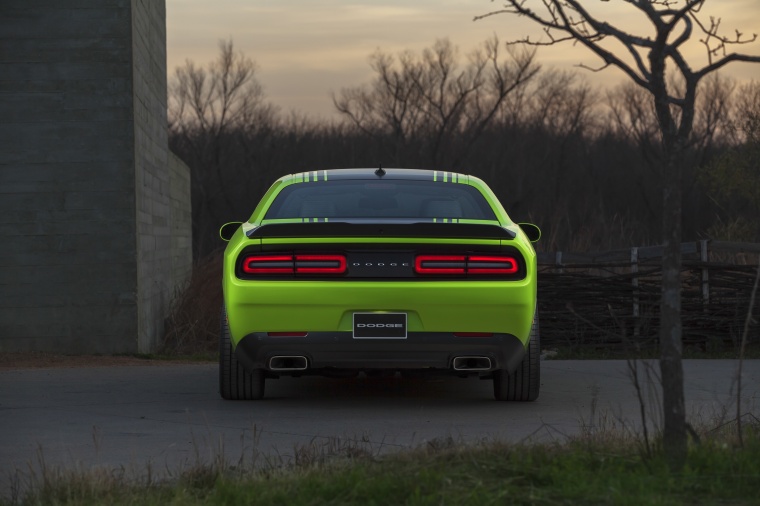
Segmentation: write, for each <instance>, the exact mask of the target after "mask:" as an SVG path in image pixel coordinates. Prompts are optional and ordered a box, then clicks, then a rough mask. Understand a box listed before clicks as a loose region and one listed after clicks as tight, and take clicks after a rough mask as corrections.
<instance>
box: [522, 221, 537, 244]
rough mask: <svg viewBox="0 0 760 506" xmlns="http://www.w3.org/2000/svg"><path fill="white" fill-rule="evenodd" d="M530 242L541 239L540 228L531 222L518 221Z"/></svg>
mask: <svg viewBox="0 0 760 506" xmlns="http://www.w3.org/2000/svg"><path fill="white" fill-rule="evenodd" d="M518 225H519V226H520V228H521V229H522V231H523V232H525V235H526V236H528V240H529V241H530V242H538V240H539V239H541V229H540V228H538V226H536V225H534V224H533V223H518Z"/></svg>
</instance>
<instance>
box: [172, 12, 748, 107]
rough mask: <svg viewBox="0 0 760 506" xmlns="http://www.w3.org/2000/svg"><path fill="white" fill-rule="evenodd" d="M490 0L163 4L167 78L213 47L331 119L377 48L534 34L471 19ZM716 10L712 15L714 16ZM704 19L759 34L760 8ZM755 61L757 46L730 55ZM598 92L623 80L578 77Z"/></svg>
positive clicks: (571, 62)
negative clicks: (337, 98) (229, 46)
mask: <svg viewBox="0 0 760 506" xmlns="http://www.w3.org/2000/svg"><path fill="white" fill-rule="evenodd" d="M585 4H586V5H587V6H588V7H589V8H592V9H594V12H595V13H597V15H598V17H600V18H602V19H605V20H607V21H609V22H611V23H613V24H616V25H618V26H620V27H622V28H626V29H628V30H630V31H636V32H637V33H638V34H640V35H644V36H647V35H650V34H651V30H647V28H648V27H647V25H646V23H645V22H642V20H641V18H638V17H637V16H636V11H635V10H634V9H633V8H631V7H630V6H629V5H628V4H626V3H625V2H624V1H623V0H610V1H608V2H602V1H601V0H587V1H586V2H585ZM502 5H503V4H502V3H501V2H500V1H498V0H497V1H495V2H491V1H489V0H413V1H411V0H350V1H341V0H220V1H218V2H209V1H208V0H166V8H167V46H168V47H167V60H168V61H167V64H168V69H169V76H170V78H171V76H172V75H173V73H174V69H175V68H176V67H177V66H178V65H181V64H183V63H184V61H185V60H187V59H190V60H193V61H194V62H196V63H198V64H204V65H205V64H206V63H208V62H209V61H211V60H212V59H214V58H215V57H216V55H217V53H218V42H219V40H221V39H224V40H227V39H232V40H233V42H234V44H235V48H236V49H237V50H240V51H242V52H243V53H245V55H246V56H248V57H250V58H251V59H253V60H255V61H256V62H257V64H258V67H259V71H258V72H259V73H258V76H259V80H260V81H261V83H262V84H263V85H264V87H265V91H266V94H267V96H268V98H269V99H270V100H271V101H272V102H273V103H275V104H276V105H278V106H279V107H280V108H281V110H282V111H283V112H288V111H290V110H296V111H299V112H301V113H306V114H308V115H311V116H313V117H324V118H327V117H330V116H332V115H334V108H333V105H332V102H331V99H330V92H331V91H335V92H338V91H340V89H341V88H343V87H349V86H356V85H360V84H362V83H367V82H369V80H370V79H371V78H372V71H371V69H370V68H369V65H368V57H369V55H370V54H372V53H373V52H374V51H375V50H377V49H381V50H383V51H385V52H390V53H396V52H398V51H402V50H405V49H409V50H412V51H414V52H419V51H421V50H422V49H423V48H425V47H429V46H431V45H432V44H433V43H434V42H435V40H436V39H438V38H443V37H448V38H449V39H450V40H451V41H452V42H453V43H454V44H455V45H456V46H458V48H459V52H460V54H461V55H462V61H463V62H464V56H466V54H467V53H469V52H470V51H472V50H473V49H474V48H476V47H477V46H478V45H479V44H481V43H482V42H483V41H484V40H486V39H487V38H489V37H491V36H493V35H497V36H498V37H499V39H500V40H502V41H507V40H509V39H514V38H519V37H522V36H525V35H530V36H531V38H532V39H536V38H538V37H540V36H541V35H542V34H541V32H540V30H539V29H537V28H536V26H535V25H534V24H532V23H531V22H529V21H528V20H526V19H523V18H518V17H516V16H513V15H505V14H502V15H498V16H493V17H489V18H486V19H483V20H480V21H473V18H474V17H475V16H478V15H482V14H485V13H487V12H489V11H492V10H496V9H498V8H500V7H501V6H502ZM716 9H717V10H716ZM703 14H704V15H703V18H704V19H705V20H706V21H708V22H709V17H710V16H715V17H720V18H722V24H721V26H723V27H724V30H723V33H724V34H726V35H732V34H733V33H734V30H735V29H738V30H740V31H742V32H745V33H747V34H752V33H758V32H760V0H707V6H706V7H705V10H704V13H703ZM738 50H740V51H742V52H745V53H749V54H754V55H760V41H759V42H755V43H753V44H748V45H745V46H740V47H738ZM690 57H691V62H692V66H693V67H698V66H701V65H703V64H704V63H705V59H704V49H703V46H701V45H700V44H699V42H696V41H695V42H694V43H693V44H692V46H691V47H690ZM538 61H539V62H540V63H541V64H542V65H543V66H544V68H550V67H559V68H563V69H571V68H573V66H575V65H578V64H579V63H584V64H587V65H590V66H597V65H598V63H599V61H598V60H597V59H596V58H595V57H594V56H593V55H591V53H589V52H588V51H586V50H585V49H582V48H580V47H574V46H572V45H571V44H568V43H565V44H562V45H561V46H558V47H552V48H541V49H540V50H539V52H538ZM579 72H583V73H584V74H585V76H586V78H587V79H588V80H589V81H590V82H592V83H595V84H599V85H600V86H611V85H614V84H615V83H618V82H620V81H621V80H622V79H623V78H622V77H621V75H620V74H619V73H618V72H617V71H614V70H605V71H604V72H601V73H592V72H587V71H581V70H579ZM725 73H727V74H729V75H731V76H734V77H736V78H737V79H739V80H749V79H752V78H755V79H758V78H760V64H755V65H754V66H753V65H750V64H731V65H729V67H727V68H726V71H725Z"/></svg>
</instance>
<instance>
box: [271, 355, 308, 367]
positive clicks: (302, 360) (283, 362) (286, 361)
mask: <svg viewBox="0 0 760 506" xmlns="http://www.w3.org/2000/svg"><path fill="white" fill-rule="evenodd" d="M308 366H309V362H308V360H306V357H303V356H300V355H296V356H288V355H277V356H274V357H272V358H270V359H269V370H271V371H304V370H306V369H307V368H308Z"/></svg>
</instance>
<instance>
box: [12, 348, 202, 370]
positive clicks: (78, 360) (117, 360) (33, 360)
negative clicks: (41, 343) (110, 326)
mask: <svg viewBox="0 0 760 506" xmlns="http://www.w3.org/2000/svg"><path fill="white" fill-rule="evenodd" d="M182 363H187V361H184V360H156V359H150V358H140V357H133V356H111V355H58V354H54V353H42V352H25V353H0V371H7V370H12V369H37V368H50V367H58V368H72V367H110V366H125V365H142V366H146V365H147V366H157V365H160V366H162V367H166V366H167V365H170V364H182Z"/></svg>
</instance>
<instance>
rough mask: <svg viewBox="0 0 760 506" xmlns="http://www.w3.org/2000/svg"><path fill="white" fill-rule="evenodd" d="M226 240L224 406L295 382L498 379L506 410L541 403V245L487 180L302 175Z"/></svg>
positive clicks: (225, 230)
mask: <svg viewBox="0 0 760 506" xmlns="http://www.w3.org/2000/svg"><path fill="white" fill-rule="evenodd" d="M220 235H221V236H222V238H223V239H225V240H228V241H229V244H228V245H227V248H226V250H225V253H224V275H223V280H222V284H223V290H224V306H223V308H222V318H221V319H222V325H221V336H220V345H219V349H220V358H219V386H220V392H221V395H222V397H223V398H225V399H260V398H262V397H264V386H265V381H266V379H268V378H278V377H280V376H283V375H292V376H298V375H305V374H318V375H325V376H330V375H333V376H341V377H344V376H347V375H353V374H358V373H360V372H365V373H367V374H374V373H377V372H382V373H385V372H393V373H395V372H401V373H402V374H405V373H411V374H420V373H421V372H428V373H434V372H445V373H450V374H455V375H461V376H477V377H481V378H489V379H490V378H492V379H493V387H494V389H493V391H494V396H495V398H496V399H498V400H514V401H533V400H535V399H536V398H537V397H538V392H539V386H540V385H539V382H540V376H539V373H540V370H539V367H540V362H539V354H540V349H539V333H538V317H537V314H536V253H535V250H534V249H533V246H532V244H531V242H535V241H537V240H538V238H539V236H540V231H539V230H538V228H537V227H536V226H535V225H531V224H526V223H523V224H517V223H514V222H513V221H512V220H511V219H510V218H509V216H508V215H507V213H506V211H505V210H504V208H503V207H502V205H501V204H500V203H499V201H498V199H497V198H496V196H495V195H494V194H493V192H492V191H491V190H490V189H489V188H488V186H486V184H485V183H484V182H483V181H481V180H480V179H478V178H475V177H473V176H468V175H464V174H457V173H453V172H441V171H425V170H409V169H387V170H385V169H382V168H380V169H342V170H326V171H325V170H320V171H312V172H304V173H301V174H293V175H289V176H285V177H283V178H280V179H278V180H277V181H276V182H275V183H274V184H273V185H272V187H271V188H270V189H269V190H268V191H267V193H266V194H265V195H264V197H263V198H262V200H261V202H259V204H258V206H256V209H255V210H254V211H253V214H252V215H251V217H250V219H249V220H248V221H247V222H244V223H240V222H233V223H228V224H226V225H224V226H223V227H222V229H221V230H220Z"/></svg>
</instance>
